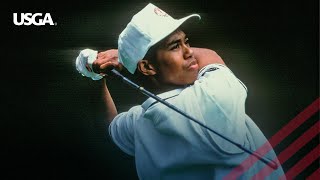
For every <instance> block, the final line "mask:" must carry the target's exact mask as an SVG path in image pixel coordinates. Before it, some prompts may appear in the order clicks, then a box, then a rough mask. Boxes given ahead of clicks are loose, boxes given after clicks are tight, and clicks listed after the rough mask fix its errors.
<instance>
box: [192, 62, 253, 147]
mask: <svg viewBox="0 0 320 180" xmlns="http://www.w3.org/2000/svg"><path fill="white" fill-rule="evenodd" d="M193 92H194V94H195V97H196V98H197V100H198V102H199V106H201V108H200V112H201V114H202V115H203V117H204V121H205V124H206V125H208V126H209V127H211V128H213V129H215V130H216V131H217V132H219V133H220V134H223V135H224V136H226V137H228V138H229V139H231V140H233V141H234V142H236V143H239V144H241V145H245V144H246V125H245V119H246V113H245V100H246V97H247V90H246V87H245V86H244V84H243V83H241V81H240V80H239V79H238V78H237V77H236V76H235V75H234V74H233V73H232V71H231V70H230V69H229V68H228V67H226V66H224V65H220V64H211V65H208V66H206V67H204V69H202V70H201V71H200V73H199V75H198V80H197V81H196V82H195V85H194V87H193ZM209 134H210V135H209V136H210V138H212V140H213V141H214V142H215V143H216V145H217V146H219V147H220V148H221V150H222V151H225V152H227V153H238V152H241V151H239V150H240V149H238V148H236V147H235V146H234V145H232V144H230V143H229V142H226V141H225V140H224V139H222V138H220V137H218V136H215V135H214V134H213V133H209Z"/></svg>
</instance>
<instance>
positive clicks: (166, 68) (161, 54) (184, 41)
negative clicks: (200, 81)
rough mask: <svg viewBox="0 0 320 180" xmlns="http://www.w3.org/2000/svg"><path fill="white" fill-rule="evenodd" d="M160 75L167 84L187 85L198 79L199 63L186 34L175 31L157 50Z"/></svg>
mask: <svg viewBox="0 0 320 180" xmlns="http://www.w3.org/2000/svg"><path fill="white" fill-rule="evenodd" d="M157 64H158V72H157V73H158V75H159V77H160V80H161V81H162V82H163V83H166V84H172V85H187V84H192V83H193V82H194V81H195V80H196V79H197V74H198V70H199V66H198V63H197V61H196V59H195V58H194V56H193V51H192V49H191V48H190V45H189V43H188V38H187V37H186V34H185V33H184V32H183V31H181V30H178V31H175V32H174V33H173V34H171V35H170V36H168V37H167V38H166V39H165V40H164V41H163V43H162V44H161V45H160V47H159V49H158V50H157Z"/></svg>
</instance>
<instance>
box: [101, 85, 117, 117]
mask: <svg viewBox="0 0 320 180" xmlns="http://www.w3.org/2000/svg"><path fill="white" fill-rule="evenodd" d="M100 86H101V87H100V88H101V93H102V94H101V95H102V101H103V108H102V111H104V113H105V120H106V123H111V122H112V120H113V118H114V117H116V115H117V114H118V112H117V108H116V106H115V104H114V102H113V99H112V96H111V94H110V92H109V89H108V87H107V85H106V80H105V79H103V80H101V84H100Z"/></svg>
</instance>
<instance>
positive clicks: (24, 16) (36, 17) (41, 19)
mask: <svg viewBox="0 0 320 180" xmlns="http://www.w3.org/2000/svg"><path fill="white" fill-rule="evenodd" d="M13 23H14V24H15V25H17V26H21V25H26V26H30V25H31V24H33V25H35V26H43V25H46V24H48V25H51V26H54V25H56V24H57V23H53V21H52V18H51V15H50V13H45V14H44V16H42V13H34V14H32V13H21V14H20V20H18V13H13Z"/></svg>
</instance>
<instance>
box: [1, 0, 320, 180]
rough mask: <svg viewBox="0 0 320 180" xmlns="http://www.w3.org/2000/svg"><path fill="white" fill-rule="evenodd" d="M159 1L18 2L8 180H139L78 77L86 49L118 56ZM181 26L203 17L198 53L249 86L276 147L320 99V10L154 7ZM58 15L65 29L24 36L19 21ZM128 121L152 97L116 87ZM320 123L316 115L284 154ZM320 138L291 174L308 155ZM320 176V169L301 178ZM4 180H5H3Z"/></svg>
mask: <svg viewBox="0 0 320 180" xmlns="http://www.w3.org/2000/svg"><path fill="white" fill-rule="evenodd" d="M148 2H149V1H141V0H140V1H137V0H131V1H129V2H125V1H108V0H106V1H102V0H100V1H97V0H93V1H86V2H82V1H71V2H68V1H63V2H42V1H11V2H8V3H7V4H6V5H2V7H1V8H5V10H3V11H2V12H6V13H7V14H6V15H7V16H6V18H7V19H6V21H5V22H6V24H7V28H6V34H5V36H4V37H3V39H6V40H5V43H3V45H4V47H5V54H6V56H5V58H4V59H3V60H2V62H3V63H4V65H3V68H2V69H3V70H2V72H3V76H2V79H3V82H4V83H5V85H3V86H2V88H1V90H2V92H3V93H2V94H3V95H4V99H5V101H4V102H5V103H4V107H5V108H2V110H3V111H4V112H3V118H1V119H2V121H3V122H4V124H5V127H6V128H5V131H4V132H5V136H4V137H5V148H4V155H5V159H6V160H7V161H5V162H6V163H4V166H5V168H6V172H7V173H6V174H5V178H4V179H137V175H136V172H135V166H134V159H133V158H132V157H130V156H128V155H126V154H124V153H123V152H121V151H120V150H119V149H118V148H117V147H115V146H114V145H113V144H112V142H111V141H110V139H108V136H107V131H106V128H105V125H104V124H103V120H102V115H101V114H100V112H99V111H98V110H97V109H99V103H98V102H99V99H98V96H97V93H99V91H97V90H96V89H94V88H93V87H94V83H95V82H93V81H91V80H90V79H87V78H85V77H82V76H81V75H80V74H78V72H77V71H76V70H75V65H74V62H75V58H76V56H77V55H78V53H79V51H80V50H81V49H84V48H92V49H97V50H105V49H109V48H116V47H117V44H116V43H117V36H118V34H119V33H120V32H121V30H122V29H123V28H124V27H125V25H126V24H127V23H128V22H129V20H130V18H131V16H132V15H133V14H135V13H136V12H137V11H139V10H140V9H141V8H142V7H144V6H145V5H146V4H147V3H148ZM150 2H153V3H154V4H155V5H157V6H159V7H160V8H162V9H163V10H165V11H166V12H167V13H169V14H170V15H172V16H173V17H175V18H181V17H183V16H185V15H188V14H190V13H199V14H200V15H201V16H202V20H201V22H200V23H198V24H197V26H194V27H193V28H191V30H190V31H191V32H190V33H191V34H190V37H191V43H192V45H194V46H198V47H208V48H211V49H214V50H215V51H216V52H217V53H218V54H220V56H221V57H222V58H223V59H224V60H225V62H226V64H227V65H228V66H229V67H230V68H231V69H232V70H233V72H234V73H235V74H236V75H237V76H238V77H239V78H240V79H241V80H242V81H243V82H244V83H245V84H246V85H247V87H248V89H249V92H248V99H247V104H246V106H247V107H246V108H247V113H248V114H249V115H250V116H251V117H252V119H254V121H255V122H256V123H257V125H258V126H259V127H260V128H261V130H262V131H263V132H264V133H265V135H266V136H267V138H270V137H271V136H272V135H274V134H275V133H276V132H278V131H279V130H280V129H281V128H282V127H284V126H285V125H286V124H287V123H288V122H289V121H290V120H291V119H293V118H294V117H295V116H297V115H298V114H299V113H300V112H301V111H302V110H303V109H304V108H305V107H307V106H308V105H309V104H311V103H312V102H313V101H315V100H316V99H317V98H318V97H319V31H318V30H319V16H318V13H319V11H318V10H319V4H318V1H315V0H310V1H303V2H301V1H300V2H292V1H289V0H283V1H264V2H257V1H253V0H243V1H236V2H231V1H222V0H212V1H209V0H198V1H195V0H193V1H191V0H189V1H169V0H163V1H160V0H159V1H150ZM26 12H31V13H36V12H41V13H50V14H51V17H52V19H53V21H54V22H56V23H57V24H56V25H55V26H48V25H46V26H39V27H38V26H15V25H14V24H13V20H12V19H13V13H26ZM109 83H110V90H111V92H112V94H113V96H114V99H115V101H116V103H117V107H118V110H119V111H125V110H127V109H128V108H129V107H130V106H132V105H135V104H138V103H141V102H142V101H143V100H144V99H145V97H144V96H143V95H141V94H139V93H137V92H136V91H134V90H131V89H130V88H129V87H128V86H126V85H124V84H122V83H121V82H117V81H116V80H112V79H111V80H109ZM318 119H319V113H316V114H314V115H313V116H312V117H311V118H310V119H308V120H307V121H306V123H304V124H303V125H302V126H300V127H299V128H297V130H295V131H294V133H293V134H291V135H290V136H288V138H286V139H285V140H284V141H283V142H282V143H280V145H278V146H277V147H275V150H276V152H277V153H280V152H281V151H282V150H283V149H284V148H285V147H286V146H288V145H289V144H290V143H291V142H293V140H295V139H296V138H297V137H299V136H300V135H301V133H302V132H304V131H306V130H307V129H308V128H310V127H311V126H312V125H313V124H314V123H315V122H316V121H318ZM318 143H319V139H318V137H317V138H313V140H312V141H310V143H308V144H307V145H306V146H304V147H303V148H301V149H300V150H299V151H298V152H297V153H296V154H295V155H294V156H293V157H292V158H290V159H289V160H288V161H287V162H286V163H284V164H283V166H284V169H285V171H287V170H288V169H290V167H292V166H293V165H294V164H296V163H297V161H298V160H300V159H301V158H302V157H304V156H305V155H306V153H307V152H309V151H310V150H311V149H312V148H313V147H315V145H316V144H318ZM318 167H319V164H318V163H317V161H315V162H313V163H312V164H311V165H310V166H309V167H308V168H306V169H305V170H304V171H303V172H302V173H301V174H300V175H299V176H298V178H302V179H303V178H305V177H307V176H308V175H310V174H311V173H312V172H313V171H314V170H316V169H317V168H318ZM2 179H3V178H2Z"/></svg>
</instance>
